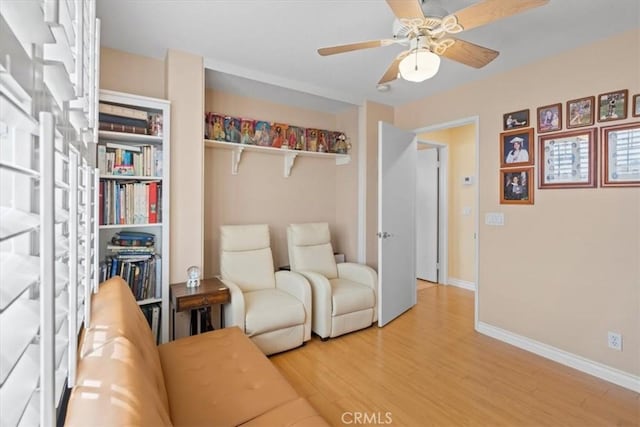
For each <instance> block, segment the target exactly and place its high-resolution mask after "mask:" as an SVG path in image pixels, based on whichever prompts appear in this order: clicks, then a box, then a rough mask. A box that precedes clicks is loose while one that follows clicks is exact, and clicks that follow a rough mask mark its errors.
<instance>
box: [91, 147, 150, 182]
mask: <svg viewBox="0 0 640 427" xmlns="http://www.w3.org/2000/svg"><path fill="white" fill-rule="evenodd" d="M97 152H98V161H97V163H98V169H99V170H100V175H124V176H133V175H135V176H157V177H160V176H162V150H161V149H159V148H158V147H156V146H153V145H124V144H116V143H113V142H107V143H100V144H98V147H97Z"/></svg>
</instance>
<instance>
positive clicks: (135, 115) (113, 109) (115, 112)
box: [98, 102, 149, 120]
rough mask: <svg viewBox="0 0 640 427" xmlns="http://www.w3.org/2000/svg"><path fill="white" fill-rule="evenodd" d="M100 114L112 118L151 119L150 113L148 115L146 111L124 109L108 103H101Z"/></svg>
mask: <svg viewBox="0 0 640 427" xmlns="http://www.w3.org/2000/svg"><path fill="white" fill-rule="evenodd" d="M98 112H99V113H103V114H110V115H112V116H119V117H128V118H131V119H138V120H148V117H149V113H147V112H146V111H145V110H140V109H137V108H131V107H124V106H122V105H116V104H109V103H106V102H100V104H99V106H98Z"/></svg>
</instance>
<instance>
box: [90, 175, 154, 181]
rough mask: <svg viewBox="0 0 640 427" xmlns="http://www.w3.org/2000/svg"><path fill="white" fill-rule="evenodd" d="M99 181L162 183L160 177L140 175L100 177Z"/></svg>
mask: <svg viewBox="0 0 640 427" xmlns="http://www.w3.org/2000/svg"><path fill="white" fill-rule="evenodd" d="M100 179H124V180H135V181H162V177H161V176H142V175H100Z"/></svg>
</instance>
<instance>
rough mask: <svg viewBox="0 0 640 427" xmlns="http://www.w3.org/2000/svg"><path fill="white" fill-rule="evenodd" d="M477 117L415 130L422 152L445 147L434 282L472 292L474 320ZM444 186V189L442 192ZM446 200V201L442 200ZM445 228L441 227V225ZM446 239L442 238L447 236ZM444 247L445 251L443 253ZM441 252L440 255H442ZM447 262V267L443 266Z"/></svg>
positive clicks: (476, 309) (476, 280) (476, 299)
mask: <svg viewBox="0 0 640 427" xmlns="http://www.w3.org/2000/svg"><path fill="white" fill-rule="evenodd" d="M478 121H479V119H478V117H477V116H476V117H470V118H465V119H460V120H456V121H452V122H447V123H442V124H438V125H432V126H428V127H425V128H419V129H416V130H415V133H416V134H417V135H418V142H419V143H422V144H424V145H423V147H424V148H426V149H429V148H435V147H438V146H440V147H441V146H446V149H447V150H446V152H447V159H446V160H444V159H443V158H442V157H441V158H440V165H441V169H442V167H446V168H448V171H447V172H446V173H445V174H444V179H443V174H440V175H439V179H440V180H441V182H440V183H439V186H438V188H439V195H440V205H441V207H442V205H444V206H446V207H447V208H448V213H446V214H445V213H443V210H442V209H441V208H440V209H439V226H438V235H437V237H435V238H436V239H437V241H438V253H439V257H438V260H439V264H440V265H439V266H440V268H439V275H438V282H439V283H441V284H444V285H454V286H458V287H462V288H465V289H468V290H472V291H476V298H475V315H476V321H477V316H478V298H477V295H478V293H477V289H478V286H479V284H478V268H479V267H478V258H479V253H478V228H479V222H478V221H479V213H478V207H479V184H480V183H479V182H478V170H479V164H478V159H479V155H478V152H479V132H478ZM442 184H445V185H446V187H448V188H447V189H445V190H443V189H442ZM444 197H447V198H448V200H446V201H445V200H443V198H444ZM445 222H446V223H448V224H446V225H445V224H444V223H445ZM447 234H448V236H447V238H446V239H445V238H443V237H444V236H445V235H447ZM445 247H446V249H444V248H445ZM443 250H444V254H443ZM444 262H447V264H448V265H447V266H445V265H444Z"/></svg>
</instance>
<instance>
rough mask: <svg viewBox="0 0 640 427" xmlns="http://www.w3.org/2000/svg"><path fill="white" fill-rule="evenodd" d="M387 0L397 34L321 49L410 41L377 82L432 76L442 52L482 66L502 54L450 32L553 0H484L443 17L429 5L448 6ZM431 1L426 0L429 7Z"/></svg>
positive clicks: (331, 52) (326, 52)
mask: <svg viewBox="0 0 640 427" xmlns="http://www.w3.org/2000/svg"><path fill="white" fill-rule="evenodd" d="M386 1H387V4H388V5H389V7H390V8H391V11H392V12H393V14H394V15H395V16H396V18H397V19H396V21H395V22H394V29H393V38H392V39H382V40H371V41H365V42H359V43H350V44H345V45H338V46H331V47H323V48H321V49H318V53H319V54H320V55H322V56H327V55H335V54H337V53H344V52H351V51H354V50H361V49H370V48H374V47H382V46H389V45H392V44H402V45H408V46H409V49H408V50H405V51H404V52H401V53H400V54H399V55H398V56H397V57H396V59H395V60H394V61H393V62H392V63H391V65H390V66H389V68H388V69H387V71H386V72H385V73H384V75H383V76H382V78H381V79H380V81H379V82H378V84H379V85H381V84H384V83H388V82H390V81H393V80H395V79H397V78H398V77H402V78H403V79H405V80H409V81H413V82H421V81H424V80H426V79H428V78H431V77H433V76H434V75H435V74H436V73H437V72H438V68H439V66H440V57H441V56H444V57H445V58H448V59H451V60H453V61H457V62H460V63H462V64H465V65H468V66H471V67H474V68H482V67H484V66H485V65H487V64H488V63H490V62H491V61H493V60H494V59H495V58H496V57H497V56H498V54H499V52H498V51H495V50H493V49H489V48H486V47H482V46H478V45H476V44H473V43H470V42H468V41H464V40H461V39H458V38H456V37H453V36H451V35H452V34H457V33H460V32H462V31H465V30H470V29H472V28H476V27H479V26H481V25H485V24H488V23H490V22H493V21H497V20H499V19H502V18H506V17H509V16H512V15H515V14H517V13H520V12H524V11H525V10H528V9H532V8H535V7H539V6H542V5H544V4H546V3H548V2H549V0H482V1H479V2H478V3H476V4H473V5H471V6H468V7H466V8H464V9H461V10H459V11H457V12H456V13H453V14H448V15H446V16H444V17H441V16H430V15H431V12H430V10H431V11H441V10H443V9H442V8H441V7H435V8H434V7H431V8H428V7H425V8H424V10H425V11H426V13H425V12H423V7H422V6H421V2H420V1H419V0H386ZM430 1H431V0H426V1H425V6H427V4H428V3H429V2H430ZM435 14H437V12H436V13H434V15H435Z"/></svg>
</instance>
